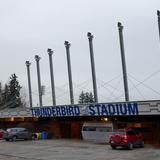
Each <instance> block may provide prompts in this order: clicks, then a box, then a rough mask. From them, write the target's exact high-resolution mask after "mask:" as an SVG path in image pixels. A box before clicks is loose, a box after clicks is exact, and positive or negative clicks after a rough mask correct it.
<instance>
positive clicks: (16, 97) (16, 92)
mask: <svg viewBox="0 0 160 160" xmlns="http://www.w3.org/2000/svg"><path fill="white" fill-rule="evenodd" d="M17 78H18V77H17V76H16V74H15V73H14V74H12V75H11V77H10V80H9V83H8V87H9V96H8V100H9V101H10V102H11V105H10V107H18V106H20V105H21V98H20V90H21V88H22V87H21V86H20V85H19V82H18V80H17Z"/></svg>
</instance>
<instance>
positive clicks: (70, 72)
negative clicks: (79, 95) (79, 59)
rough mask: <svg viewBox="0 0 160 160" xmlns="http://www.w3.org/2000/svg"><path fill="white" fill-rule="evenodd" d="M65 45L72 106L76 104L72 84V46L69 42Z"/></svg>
mask: <svg viewBox="0 0 160 160" xmlns="http://www.w3.org/2000/svg"><path fill="white" fill-rule="evenodd" d="M64 45H65V47H66V54H67V65H68V79H69V90H70V102H71V104H74V96H73V84H72V71H71V61H70V50H69V48H70V46H71V44H70V43H69V42H68V41H65V42H64Z"/></svg>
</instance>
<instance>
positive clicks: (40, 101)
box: [35, 55, 42, 107]
mask: <svg viewBox="0 0 160 160" xmlns="http://www.w3.org/2000/svg"><path fill="white" fill-rule="evenodd" d="M40 59H41V58H40V57H39V56H38V55H35V60H36V64H37V78H38V92H39V105H40V107H42V86H41V77H40V67H39V61H40Z"/></svg>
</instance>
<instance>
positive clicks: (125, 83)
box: [118, 22, 129, 101]
mask: <svg viewBox="0 0 160 160" xmlns="http://www.w3.org/2000/svg"><path fill="white" fill-rule="evenodd" d="M118 30H119V41H120V50H121V60H122V70H123V82H124V92H125V100H126V101H129V91H128V81H127V70H126V61H125V52H124V42H123V26H122V24H121V23H120V22H118Z"/></svg>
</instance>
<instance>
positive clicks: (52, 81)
mask: <svg viewBox="0 0 160 160" xmlns="http://www.w3.org/2000/svg"><path fill="white" fill-rule="evenodd" d="M47 52H48V55H49V64H50V75H51V87H52V102H53V106H54V105H56V96H55V85H54V74H53V62H52V54H53V51H52V49H50V48H48V50H47Z"/></svg>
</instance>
